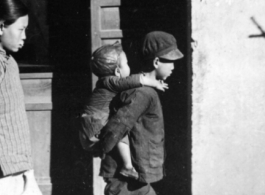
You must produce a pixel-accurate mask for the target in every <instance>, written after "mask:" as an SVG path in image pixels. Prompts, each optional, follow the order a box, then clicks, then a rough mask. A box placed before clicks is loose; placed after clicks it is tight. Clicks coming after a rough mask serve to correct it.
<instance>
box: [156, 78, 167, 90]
mask: <svg viewBox="0 0 265 195" xmlns="http://www.w3.org/2000/svg"><path fill="white" fill-rule="evenodd" d="M156 89H158V90H160V91H165V89H168V84H167V83H164V81H163V80H158V82H157V85H156Z"/></svg>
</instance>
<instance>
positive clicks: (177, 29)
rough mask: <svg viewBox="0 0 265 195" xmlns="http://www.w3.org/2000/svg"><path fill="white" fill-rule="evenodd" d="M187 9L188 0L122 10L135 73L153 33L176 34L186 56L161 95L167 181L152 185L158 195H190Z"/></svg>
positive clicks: (136, 3) (137, 0) (137, 3)
mask: <svg viewBox="0 0 265 195" xmlns="http://www.w3.org/2000/svg"><path fill="white" fill-rule="evenodd" d="M188 9H189V8H188V2H187V1H185V0H181V1H176V0H163V1H161V0H152V1H142V0H131V1H126V0H123V1H122V4H121V8H120V18H121V29H123V32H124V34H123V35H124V40H122V43H123V48H124V50H125V53H126V54H127V57H128V62H129V65H130V67H131V69H132V73H134V72H138V71H139V70H140V69H139V67H140V58H141V56H140V47H141V40H142V38H143V37H144V35H145V34H146V33H148V32H151V31H157V30H159V31H165V32H168V33H171V34H173V35H174V36H175V37H176V39H177V43H178V46H179V48H180V50H181V51H182V52H183V53H184V55H185V56H186V57H185V58H184V59H182V60H179V61H178V62H176V64H175V70H174V73H173V75H172V76H171V77H170V78H168V79H167V81H166V82H167V83H168V84H169V89H168V90H167V91H166V92H165V93H163V92H161V93H160V98H161V103H162V106H163V111H164V120H165V132H166V138H165V139H166V162H165V173H166V177H165V178H164V179H163V180H162V181H160V182H157V183H155V184H154V185H153V186H154V188H155V190H156V192H157V194H158V195H163V194H178V195H189V194H191V140H190V137H191V135H190V125H191V124H190V114H189V109H190V108H189V98H190V97H189V94H190V83H189V77H190V76H191V75H190V72H189V67H188V66H189V65H188V64H189V59H188V55H189V54H188V53H189V51H188V50H189V48H188V45H187V43H188V37H189V30H188V23H189V13H188V11H187V10H188Z"/></svg>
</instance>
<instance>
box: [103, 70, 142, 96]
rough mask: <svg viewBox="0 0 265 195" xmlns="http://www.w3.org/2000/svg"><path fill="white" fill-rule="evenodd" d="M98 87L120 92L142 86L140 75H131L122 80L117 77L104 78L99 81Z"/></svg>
mask: <svg viewBox="0 0 265 195" xmlns="http://www.w3.org/2000/svg"><path fill="white" fill-rule="evenodd" d="M99 85H102V87H104V88H107V89H109V90H111V91H114V92H122V91H125V90H128V89H133V88H137V87H141V86H142V84H141V82H140V74H133V75H130V76H128V77H124V78H120V77H117V76H108V77H104V78H101V79H100V80H99Z"/></svg>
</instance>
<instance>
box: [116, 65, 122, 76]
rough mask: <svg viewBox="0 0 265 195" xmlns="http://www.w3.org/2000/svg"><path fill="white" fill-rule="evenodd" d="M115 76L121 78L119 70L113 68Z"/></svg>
mask: <svg viewBox="0 0 265 195" xmlns="http://www.w3.org/2000/svg"><path fill="white" fill-rule="evenodd" d="M115 76H117V77H120V76H121V73H120V69H119V68H118V67H117V68H115Z"/></svg>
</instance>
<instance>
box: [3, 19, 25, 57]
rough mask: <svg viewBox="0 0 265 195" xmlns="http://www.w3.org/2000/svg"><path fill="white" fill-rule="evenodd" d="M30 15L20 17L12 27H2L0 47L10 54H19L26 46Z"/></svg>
mask: <svg viewBox="0 0 265 195" xmlns="http://www.w3.org/2000/svg"><path fill="white" fill-rule="evenodd" d="M28 20H29V18H28V15H26V16H23V17H20V18H18V19H17V20H16V22H14V23H13V24H11V25H8V26H1V29H0V35H1V36H0V47H1V48H2V49H4V50H7V51H10V52H17V51H18V50H19V49H20V48H22V47H23V45H24V40H25V39H26V32H25V30H26V28H27V26H28Z"/></svg>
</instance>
